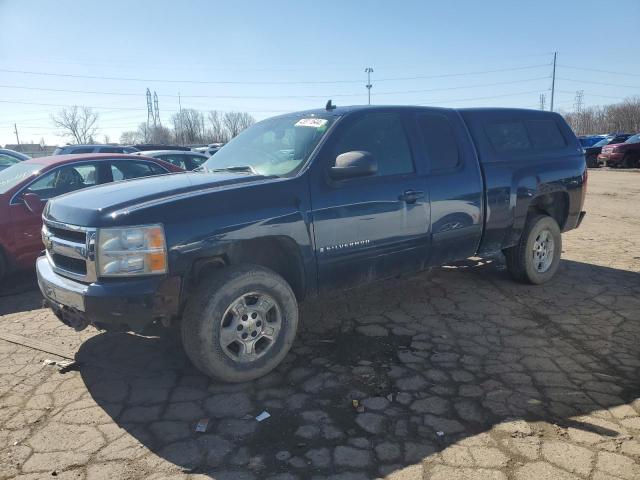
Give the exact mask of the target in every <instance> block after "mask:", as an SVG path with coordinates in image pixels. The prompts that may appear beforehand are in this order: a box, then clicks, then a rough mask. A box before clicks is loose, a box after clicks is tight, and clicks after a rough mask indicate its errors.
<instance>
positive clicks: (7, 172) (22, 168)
mask: <svg viewBox="0 0 640 480" xmlns="http://www.w3.org/2000/svg"><path fill="white" fill-rule="evenodd" d="M41 168H42V165H40V164H37V163H16V164H15V165H12V166H10V167H9V168H5V169H4V170H0V194H3V193H6V192H8V191H9V190H11V189H12V188H13V187H15V186H16V185H18V184H19V183H20V182H21V181H22V180H24V179H25V178H27V177H30V176H31V175H33V174H34V173H36V172H37V171H38V170H40V169H41Z"/></svg>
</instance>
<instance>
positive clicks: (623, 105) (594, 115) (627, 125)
mask: <svg viewBox="0 0 640 480" xmlns="http://www.w3.org/2000/svg"><path fill="white" fill-rule="evenodd" d="M564 118H565V120H566V121H567V123H568V124H569V125H571V128H573V130H574V132H575V133H576V134H577V135H588V134H599V133H611V132H626V133H635V132H637V131H640V97H631V98H626V99H625V100H624V101H622V102H620V103H614V104H612V105H605V106H595V107H588V108H581V109H579V110H578V111H575V112H565V113H564Z"/></svg>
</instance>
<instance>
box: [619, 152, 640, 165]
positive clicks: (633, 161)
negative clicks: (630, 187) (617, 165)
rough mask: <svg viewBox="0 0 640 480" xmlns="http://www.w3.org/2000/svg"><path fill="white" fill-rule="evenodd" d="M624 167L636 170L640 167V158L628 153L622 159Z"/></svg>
mask: <svg viewBox="0 0 640 480" xmlns="http://www.w3.org/2000/svg"><path fill="white" fill-rule="evenodd" d="M622 166H623V167H624V168H634V167H638V166H640V158H634V156H633V155H631V154H630V153H627V154H626V155H625V156H624V158H623V159H622Z"/></svg>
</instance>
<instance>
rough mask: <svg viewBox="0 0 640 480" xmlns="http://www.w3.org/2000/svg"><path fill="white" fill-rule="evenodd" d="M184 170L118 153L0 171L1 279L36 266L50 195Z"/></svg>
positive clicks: (50, 159) (24, 163)
mask: <svg viewBox="0 0 640 480" xmlns="http://www.w3.org/2000/svg"><path fill="white" fill-rule="evenodd" d="M182 171H183V170H182V169H180V168H178V167H176V166H174V165H171V164H170V163H167V162H164V161H162V160H158V159H155V158H146V157H139V156H133V155H118V154H114V155H107V154H85V155H65V156H52V157H40V158H34V159H31V160H24V161H22V162H20V163H18V164H15V165H13V166H11V167H9V168H7V169H5V170H2V171H0V279H2V277H3V276H4V275H5V274H6V273H7V272H9V271H11V270H22V269H28V268H33V265H34V262H35V260H36V257H37V256H38V255H39V254H40V252H42V250H43V248H44V247H43V245H42V238H41V235H40V230H41V229H42V210H43V208H44V205H45V203H46V202H47V200H49V199H51V198H54V197H57V196H58V195H62V194H65V193H69V192H72V191H76V190H80V189H84V188H86V187H91V186H93V185H101V184H104V183H109V182H113V181H117V180H127V179H131V178H139V177H147V176H150V175H159V174H164V173H171V172H182ZM80 210H82V207H81V206H80V209H79V211H80ZM81 219H82V217H81V216H79V217H78V218H77V221H81ZM75 238H77V237H75ZM73 239H74V237H73V235H71V237H68V238H67V240H73ZM64 251H65V253H67V254H69V253H71V255H72V256H71V257H69V260H68V262H69V263H73V262H74V261H76V262H77V261H78V259H77V256H78V254H77V253H74V252H73V250H72V249H70V248H67V249H66V250H64ZM74 255H75V256H74ZM56 258H62V257H56Z"/></svg>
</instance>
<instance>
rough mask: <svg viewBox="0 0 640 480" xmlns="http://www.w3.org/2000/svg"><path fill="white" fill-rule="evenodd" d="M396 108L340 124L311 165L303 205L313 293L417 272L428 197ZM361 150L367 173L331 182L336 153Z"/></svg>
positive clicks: (424, 244) (425, 236)
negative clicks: (368, 160) (311, 244)
mask: <svg viewBox="0 0 640 480" xmlns="http://www.w3.org/2000/svg"><path fill="white" fill-rule="evenodd" d="M405 127H406V116H405V115H404V114H403V113H401V112H400V111H394V110H383V111H363V112H358V113H353V114H351V115H349V116H348V117H346V118H344V119H343V120H341V121H340V123H339V124H338V125H337V126H336V131H335V132H334V133H333V134H332V135H331V137H330V138H329V142H328V144H327V145H325V147H324V148H323V152H322V154H321V158H319V159H318V160H319V161H316V162H314V171H313V174H312V176H311V202H312V205H313V212H312V216H313V228H314V232H315V251H316V257H317V262H318V276H319V278H318V280H319V287H320V289H321V290H329V289H339V288H344V287H349V286H353V285H357V284H360V283H364V282H367V281H370V280H374V279H376V278H380V277H385V276H391V275H394V274H397V273H401V272H404V271H410V270H418V269H420V268H421V267H422V265H423V263H424V261H425V259H426V257H427V252H428V243H429V199H428V190H427V183H426V178H425V176H424V173H423V172H422V171H421V170H420V169H419V168H418V166H417V165H416V163H415V161H414V160H415V159H414V152H413V151H412V149H411V146H410V142H409V139H408V135H407V130H406V128H405ZM353 150H363V151H367V152H369V153H371V154H372V155H373V157H374V159H375V160H376V161H377V163H378V173H377V174H376V175H374V176H369V177H362V178H353V179H348V180H341V181H336V180H333V179H331V178H330V177H329V175H328V169H329V167H331V166H332V165H334V164H335V158H336V156H338V155H339V154H341V153H344V152H348V151H353Z"/></svg>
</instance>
